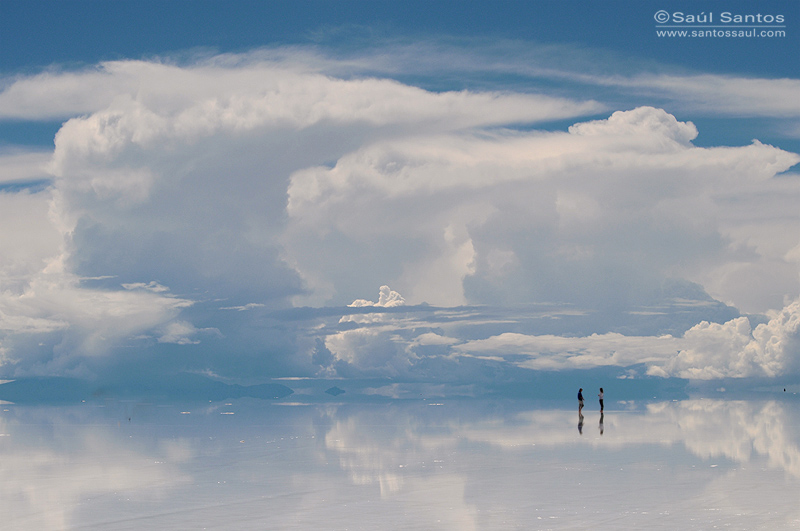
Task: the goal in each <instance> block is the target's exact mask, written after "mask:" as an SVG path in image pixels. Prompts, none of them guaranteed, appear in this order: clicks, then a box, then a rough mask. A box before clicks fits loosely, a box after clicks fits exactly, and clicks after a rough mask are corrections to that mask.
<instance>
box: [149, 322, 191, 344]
mask: <svg viewBox="0 0 800 531" xmlns="http://www.w3.org/2000/svg"><path fill="white" fill-rule="evenodd" d="M197 332H198V330H197V328H195V327H194V325H192V324H191V323H188V322H186V321H174V322H172V323H169V324H168V325H167V326H165V327H164V333H163V335H161V337H159V338H158V342H159V343H175V344H176V345H196V344H197V343H199V342H200V341H198V340H194V339H192V338H193V337H194V336H195V335H196V334H197Z"/></svg>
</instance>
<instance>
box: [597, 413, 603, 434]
mask: <svg viewBox="0 0 800 531" xmlns="http://www.w3.org/2000/svg"><path fill="white" fill-rule="evenodd" d="M597 427H598V428H600V435H603V412H602V411H601V412H600V425H599V426H597Z"/></svg>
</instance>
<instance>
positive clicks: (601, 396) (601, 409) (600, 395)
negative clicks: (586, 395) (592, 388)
mask: <svg viewBox="0 0 800 531" xmlns="http://www.w3.org/2000/svg"><path fill="white" fill-rule="evenodd" d="M597 397H598V398H599V399H600V413H602V412H603V388H602V387H601V388H600V394H598V395H597Z"/></svg>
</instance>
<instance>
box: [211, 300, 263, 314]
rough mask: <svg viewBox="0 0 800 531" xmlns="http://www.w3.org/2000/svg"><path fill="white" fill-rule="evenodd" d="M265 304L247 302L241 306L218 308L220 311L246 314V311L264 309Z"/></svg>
mask: <svg viewBox="0 0 800 531" xmlns="http://www.w3.org/2000/svg"><path fill="white" fill-rule="evenodd" d="M265 306H266V304H262V303H260V302H248V303H247V304H244V305H242V306H225V307H223V308H220V310H236V311H239V312H246V311H247V310H254V309H256V308H264V307H265Z"/></svg>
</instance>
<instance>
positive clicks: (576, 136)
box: [284, 107, 800, 311]
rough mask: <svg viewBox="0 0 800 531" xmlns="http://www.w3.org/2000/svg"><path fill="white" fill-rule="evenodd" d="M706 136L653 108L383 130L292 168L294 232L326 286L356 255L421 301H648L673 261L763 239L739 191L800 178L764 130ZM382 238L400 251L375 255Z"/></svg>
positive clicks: (693, 265)
mask: <svg viewBox="0 0 800 531" xmlns="http://www.w3.org/2000/svg"><path fill="white" fill-rule="evenodd" d="M696 135H697V129H696V128H695V126H694V125H693V124H691V123H685V122H679V121H678V120H676V119H675V118H674V117H673V116H672V115H670V114H668V113H666V112H665V111H663V110H660V109H654V108H651V107H642V108H637V109H634V110H631V111H618V112H616V113H614V114H613V115H612V116H611V117H610V118H609V119H607V120H597V121H592V122H587V123H579V124H576V125H574V126H572V127H571V128H570V130H569V132H568V133H563V132H551V133H545V132H540V131H533V132H529V133H521V132H511V131H500V132H492V133H488V132H481V133H480V134H478V133H473V132H461V133H458V134H447V135H436V136H428V135H423V136H419V137H408V138H405V139H392V140H391V141H388V140H387V141H376V142H372V143H370V144H367V145H365V146H364V147H362V148H360V149H359V150H357V151H355V152H352V153H349V154H347V155H345V156H343V157H341V158H340V159H339V160H338V161H337V163H336V164H335V165H333V166H332V167H324V166H320V167H312V168H307V169H303V170H299V171H297V172H295V173H294V174H293V175H292V177H291V182H290V185H289V191H288V194H289V203H288V213H289V216H290V225H289V227H288V231H287V236H286V238H285V239H284V246H285V247H286V249H287V251H288V253H289V256H291V257H292V261H293V263H295V264H296V267H297V269H298V271H299V272H300V274H301V275H302V276H303V278H306V279H313V280H311V281H310V282H311V284H312V287H314V286H313V284H314V283H315V282H316V283H318V284H320V285H321V286H323V288H322V292H324V293H328V292H329V288H328V287H327V286H330V285H331V284H333V285H336V284H337V282H336V281H333V282H332V277H334V276H339V277H343V276H345V275H352V274H353V272H354V268H355V271H357V273H358V276H359V278H363V279H370V280H373V279H374V276H373V275H375V273H373V272H381V273H382V274H383V275H384V277H385V275H386V272H387V271H388V272H390V274H391V277H390V278H391V281H392V283H393V284H396V285H397V286H398V287H399V289H400V291H401V292H403V293H407V294H408V295H407V296H408V297H409V300H410V301H411V302H412V303H419V302H429V303H431V304H437V305H458V304H464V303H466V302H481V303H492V302H494V301H498V300H506V301H514V302H519V301H523V300H550V301H552V300H556V301H563V302H578V303H582V304H587V303H588V304H589V305H593V306H596V305H599V304H616V303H618V302H619V301H620V297H625V298H628V299H633V300H637V299H638V300H641V298H642V297H643V296H644V294H643V293H641V292H640V293H637V290H641V291H648V290H652V289H653V287H652V285H653V283H660V282H661V281H662V280H663V276H664V275H674V276H685V277H688V278H689V279H692V280H694V279H696V278H697V279H700V278H702V279H703V280H704V281H705V280H707V279H708V278H709V277H713V276H714V275H715V268H716V267H717V266H723V267H724V264H729V263H731V259H732V255H733V254H734V253H735V250H736V249H737V247H741V246H746V245H749V244H750V242H749V241H747V242H745V241H736V238H737V237H738V236H739V231H741V230H742V227H741V226H740V227H738V230H737V231H734V230H732V227H730V221H729V219H725V218H730V219H735V220H736V222H740V221H742V220H741V218H738V219H737V218H736V216H735V214H734V213H733V212H732V210H731V209H732V207H733V204H732V203H731V201H730V199H729V198H731V197H738V196H739V195H742V196H744V197H745V200H747V198H748V197H749V194H750V193H751V192H752V191H753V190H754V188H755V187H758V188H759V189H760V193H761V194H769V200H770V201H773V202H774V203H776V205H777V206H778V208H782V206H781V205H786V207H787V208H788V205H789V202H790V201H789V200H788V199H782V198H781V197H780V195H781V194H780V192H779V189H781V188H786V187H785V186H783V185H782V184H780V183H776V182H773V179H772V178H773V177H774V175H775V174H777V173H779V172H781V171H784V170H786V169H787V168H789V167H791V166H792V165H793V164H795V163H796V162H797V161H799V160H800V157H798V156H797V155H795V154H792V153H787V152H785V151H782V150H779V149H777V148H774V147H772V146H767V145H764V144H761V143H759V142H754V143H753V144H752V145H750V146H744V147H739V148H727V147H726V148H699V147H695V146H693V145H692V144H691V140H692V139H693V138H694V137H695V136H696ZM789 186H790V187H795V188H796V183H791V185H789ZM765 201H766V199H765ZM412 213H413V215H412ZM790 217H791V218H792V219H796V218H797V217H796V216H790ZM721 218H723V219H721ZM761 222H762V220H754V223H761ZM784 222H788V220H784ZM751 226H752V225H751ZM771 234H772V233H771V232H768V233H767V234H766V235H761V234H759V236H758V237H759V238H762V237H765V236H766V237H771V236H770V235H771ZM379 240H380V241H383V242H385V243H386V245H385V246H384V248H385V249H386V251H384V252H383V253H380V254H374V253H372V254H371V255H369V256H367V252H366V249H367V247H368V246H369V245H370V243H371V242H374V241H379ZM790 240H791V238H789V239H787V240H785V241H783V242H781V244H780V247H779V248H778V249H774V250H770V251H769V252H768V253H766V252H764V253H757V254H754V255H753V256H752V257H750V258H749V259H746V261H747V262H748V263H749V264H750V265H752V266H753V267H755V268H763V269H772V270H774V269H775V268H776V266H778V267H779V266H780V265H781V264H784V263H785V258H784V256H785V254H786V252H787V251H788V250H789V249H791V247H793V246H794V245H796V243H795V242H793V241H790ZM312 249H313V254H310V253H309V251H310V250H312ZM775 251H778V252H777V253H776V252H775ZM320 253H322V254H324V255H326V256H328V257H330V258H329V259H328V260H326V261H325V262H324V263H325V266H324V271H323V269H322V265H321V264H322V263H323V262H319V261H316V260H314V259H313V256H319V255H320ZM339 253H343V254H344V253H346V254H347V255H348V256H351V257H353V260H349V261H344V260H343V259H342V258H339V257H337V255H338V254H339ZM740 257H741V255H740ZM739 259H741V258H739ZM338 264H341V265H342V267H344V268H345V269H346V270H345V269H339V266H338ZM648 277H649V278H648ZM320 279H321V280H320ZM780 279H781V281H782V284H783V285H782V289H785V288H786V287H787V286H790V285H792V283H793V284H794V285H795V289H796V284H797V276H796V274H794V275H791V276H790V275H789V273H788V271H783V272H782V275H781V276H780ZM374 282H375V283H377V282H379V280H377V279H374ZM714 287H715V288H717V289H716V290H714V292H713V294H714V295H716V296H719V297H722V298H723V299H724V300H726V301H732V302H733V303H738V304H742V305H743V306H745V307H746V308H747V309H756V310H761V311H764V310H766V309H768V308H769V307H770V306H766V307H764V306H759V307H755V306H756V305H755V304H753V301H754V300H756V299H759V298H761V297H762V296H761V293H760V291H756V290H754V292H753V293H747V294H742V293H741V290H740V289H737V290H736V291H737V292H733V290H732V288H731V291H727V290H726V289H725V288H726V287H727V286H726V287H723V286H722V285H719V284H717V285H715V286H714ZM606 288H608V289H606ZM776 291H777V290H776ZM776 302H777V303H778V304H781V303H782V302H783V297H782V296H781V297H780V298H778V300H777V301H776V300H775V299H774V298H773V299H771V305H772V307H775V305H776V304H775V303H776Z"/></svg>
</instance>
